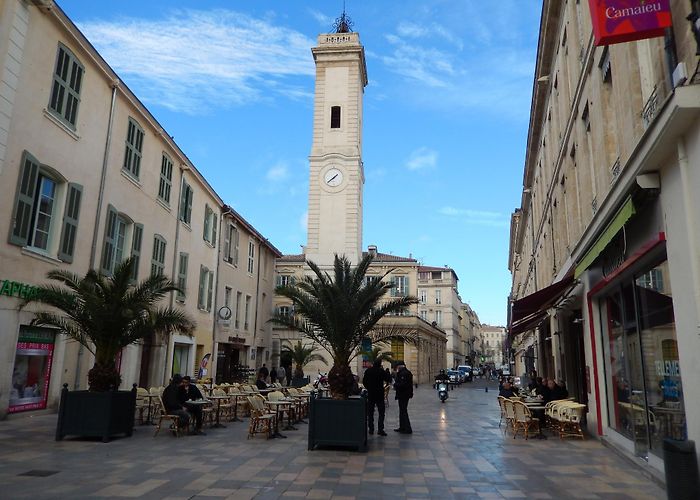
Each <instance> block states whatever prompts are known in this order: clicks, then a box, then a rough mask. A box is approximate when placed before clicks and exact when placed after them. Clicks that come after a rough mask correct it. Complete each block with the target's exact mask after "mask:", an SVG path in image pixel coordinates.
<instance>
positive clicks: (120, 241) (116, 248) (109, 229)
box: [100, 205, 143, 279]
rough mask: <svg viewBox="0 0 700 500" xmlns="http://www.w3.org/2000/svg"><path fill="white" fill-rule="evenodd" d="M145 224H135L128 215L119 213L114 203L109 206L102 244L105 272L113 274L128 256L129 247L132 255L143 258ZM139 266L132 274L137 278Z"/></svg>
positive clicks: (102, 262)
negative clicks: (142, 243) (142, 247)
mask: <svg viewBox="0 0 700 500" xmlns="http://www.w3.org/2000/svg"><path fill="white" fill-rule="evenodd" d="M142 238H143V226H142V225H141V224H134V222H133V221H132V220H131V219H129V217H127V216H126V215H124V214H122V213H119V212H118V211H117V209H116V208H114V207H113V206H112V205H108V206H107V221H106V223H105V231H104V242H103V244H102V260H101V262H100V269H101V271H102V273H103V274H106V275H111V274H112V273H114V270H115V269H116V267H117V266H118V265H119V264H120V263H121V262H122V261H123V260H124V259H125V258H126V257H127V253H126V252H128V250H129V249H131V256H132V257H135V258H136V259H137V264H138V263H139V261H140V258H141V240H142ZM137 272H138V266H136V268H135V269H134V274H133V275H132V276H133V277H134V279H135V277H136V274H137Z"/></svg>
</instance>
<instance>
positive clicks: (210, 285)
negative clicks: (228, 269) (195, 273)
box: [207, 271, 214, 311]
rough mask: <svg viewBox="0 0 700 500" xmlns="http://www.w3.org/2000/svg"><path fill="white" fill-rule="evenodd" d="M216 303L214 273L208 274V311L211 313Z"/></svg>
mask: <svg viewBox="0 0 700 500" xmlns="http://www.w3.org/2000/svg"><path fill="white" fill-rule="evenodd" d="M213 303H214V271H209V272H208V273H207V311H211V306H212V304H213Z"/></svg>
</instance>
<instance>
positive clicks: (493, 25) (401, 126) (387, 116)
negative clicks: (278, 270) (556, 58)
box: [58, 0, 541, 324]
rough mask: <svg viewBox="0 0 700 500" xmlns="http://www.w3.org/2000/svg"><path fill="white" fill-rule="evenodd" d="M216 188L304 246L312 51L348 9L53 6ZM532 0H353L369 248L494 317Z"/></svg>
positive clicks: (533, 26) (499, 300) (294, 246)
mask: <svg viewBox="0 0 700 500" xmlns="http://www.w3.org/2000/svg"><path fill="white" fill-rule="evenodd" d="M58 3H59V5H60V6H61V7H62V8H63V10H64V11H65V12H66V13H67V14H68V15H69V16H70V17H71V19H73V21H74V22H75V23H76V24H77V25H78V27H79V28H80V29H81V30H82V31H83V32H84V33H85V35H86V36H87V37H88V39H89V40H90V41H91V42H92V43H93V44H94V45H95V47H96V48H97V49H98V50H99V51H100V52H101V53H102V55H103V57H104V58H105V59H106V60H107V62H108V63H109V64H110V65H112V67H113V68H114V69H115V70H116V71H117V73H119V75H120V76H121V78H122V79H123V80H124V81H125V82H126V83H127V84H128V85H129V87H130V88H131V89H132V90H133V91H134V92H135V93H136V95H138V96H139V98H141V100H142V101H143V102H144V103H145V104H146V105H147V106H148V107H149V109H150V110H151V112H152V113H153V114H154V115H155V116H156V117H157V118H158V120H159V121H160V122H161V123H162V124H163V126H164V127H165V128H166V129H167V131H168V133H169V134H170V135H173V136H174V137H175V141H176V142H177V143H178V144H179V145H180V147H181V148H182V149H183V151H185V153H187V155H188V156H189V157H190V159H191V160H192V161H193V162H194V164H195V165H196V166H197V168H198V169H199V170H200V171H201V172H202V173H203V174H204V175H205V176H206V177H207V179H208V180H209V182H210V183H211V184H212V186H214V188H215V189H216V190H217V192H218V193H219V195H220V196H221V197H222V198H223V199H224V200H225V201H226V202H227V203H228V204H230V205H232V206H233V207H234V208H235V209H236V210H238V211H239V212H240V213H241V214H242V215H243V216H244V217H246V218H247V219H248V220H249V221H250V222H251V223H252V224H253V225H254V226H255V227H256V228H257V229H258V230H259V231H261V232H262V233H263V234H264V235H265V236H266V237H267V238H269V239H270V241H271V242H272V243H273V244H274V245H276V246H277V247H278V248H279V249H280V250H281V251H283V252H285V253H299V252H300V251H301V245H304V244H305V243H306V209H307V201H308V200H307V196H308V161H307V158H308V155H309V153H310V150H311V128H312V111H313V109H312V108H313V92H314V64H313V58H312V56H311V47H312V46H314V45H315V43H316V36H317V35H318V34H319V33H326V32H329V31H331V26H332V23H333V20H334V18H336V17H337V16H338V15H339V14H340V12H341V11H342V1H341V0H336V1H328V0H326V1H323V2H321V1H318V0H317V1H307V0H295V1H285V2H283V1H279V0H245V1H244V0H239V1H225V0H199V1H197V2H184V1H175V0H170V1H164V0H149V1H148V2H143V1H136V0H121V1H119V2H97V1H91V2H86V1H85V0H58ZM540 8H541V3H540V2H538V1H533V2H523V1H522V0H519V1H516V0H500V1H498V2H491V1H488V2H485V1H483V0H457V1H455V0H420V1H419V0H404V1H402V2H396V1H393V0H392V1H389V0H372V1H369V0H362V1H360V0H348V2H347V11H348V13H349V15H350V16H351V18H352V20H353V21H354V31H358V32H359V33H360V39H361V41H362V43H363V45H364V46H365V51H366V56H367V70H368V76H369V85H368V86H367V88H366V89H365V103H364V106H365V109H364V151H363V159H364V164H365V174H366V184H365V193H364V202H365V206H364V231H365V232H364V242H363V245H364V247H365V248H366V247H367V245H369V244H376V245H377V246H378V247H379V251H380V252H386V253H393V254H395V255H402V256H408V255H409V254H411V255H412V256H413V257H414V258H417V259H419V260H420V261H422V262H423V263H424V264H425V265H430V266H443V265H448V266H449V267H452V268H453V269H455V271H456V272H457V274H458V276H459V278H460V282H459V292H460V295H461V297H462V300H464V301H465V302H468V303H470V304H471V306H472V307H473V308H474V309H475V310H476V312H477V313H478V314H479V317H480V319H481V321H482V322H485V323H491V324H504V323H505V319H506V300H507V296H508V291H509V288H510V275H509V273H508V269H507V258H508V232H509V220H510V213H511V212H512V211H513V209H514V208H515V207H516V206H518V204H519V202H520V192H521V189H522V168H523V162H524V154H525V140H526V136H527V126H528V116H529V105H530V97H531V93H532V80H533V71H534V58H535V52H536V49H537V32H538V27H539V15H540Z"/></svg>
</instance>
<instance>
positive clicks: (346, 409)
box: [309, 394, 367, 451]
mask: <svg viewBox="0 0 700 500" xmlns="http://www.w3.org/2000/svg"><path fill="white" fill-rule="evenodd" d="M324 446H333V447H344V448H355V449H356V450H357V451H367V401H366V400H365V398H362V397H353V398H351V399H344V400H338V399H329V398H318V397H316V396H315V395H314V394H312V396H311V399H310V401H309V450H313V449H316V448H317V447H324Z"/></svg>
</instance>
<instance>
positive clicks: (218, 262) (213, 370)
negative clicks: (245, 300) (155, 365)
mask: <svg viewBox="0 0 700 500" xmlns="http://www.w3.org/2000/svg"><path fill="white" fill-rule="evenodd" d="M225 215H233V211H232V210H231V207H229V206H228V205H224V209H223V211H222V212H221V215H220V216H219V240H218V241H217V242H216V285H214V322H213V324H212V327H211V368H210V370H211V374H212V377H211V381H212V384H213V383H214V382H215V380H214V379H215V377H216V364H217V360H218V358H217V355H218V352H217V349H216V322H217V320H218V317H219V311H218V309H217V308H216V306H217V304H218V303H219V302H218V300H219V285H220V283H219V267H220V266H221V250H222V248H221V240H223V239H224V234H223V233H222V232H221V230H222V227H224V216H225Z"/></svg>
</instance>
